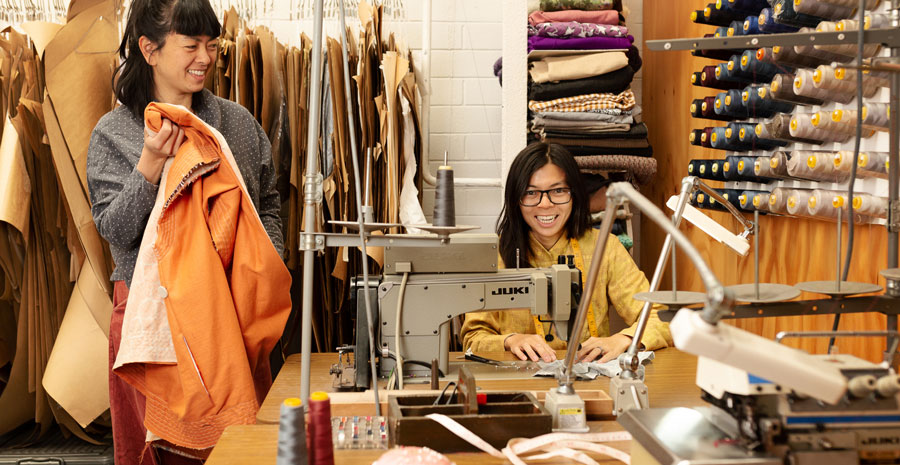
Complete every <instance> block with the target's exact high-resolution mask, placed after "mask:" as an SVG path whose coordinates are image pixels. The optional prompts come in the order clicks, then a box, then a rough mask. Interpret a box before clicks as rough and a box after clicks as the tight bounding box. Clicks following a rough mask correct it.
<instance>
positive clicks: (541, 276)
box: [332, 234, 581, 389]
mask: <svg viewBox="0 0 900 465" xmlns="http://www.w3.org/2000/svg"><path fill="white" fill-rule="evenodd" d="M560 258H561V259H562V258H564V257H560ZM560 261H561V262H560V263H558V264H556V265H553V266H551V267H548V268H507V269H499V267H498V254H497V236H496V235H494V234H466V235H456V236H453V238H452V239H451V240H450V242H449V243H448V244H446V245H444V246H441V247H385V249H384V274H383V275H382V276H381V277H380V278H370V283H369V286H368V289H369V293H370V295H369V297H370V301H371V302H372V303H373V304H374V303H375V302H377V305H373V310H376V309H377V311H376V315H377V317H376V318H377V321H375V325H374V330H375V333H376V335H375V336H374V341H375V343H376V344H377V350H376V353H377V354H380V355H381V356H380V361H379V363H378V366H379V369H378V371H379V375H380V376H383V377H386V376H388V375H389V374H390V373H391V371H392V370H393V369H394V367H395V365H396V359H397V353H398V351H399V353H400V355H401V356H402V358H403V359H404V370H405V371H406V373H407V376H426V375H428V374H430V363H431V361H432V360H437V361H438V366H439V368H440V370H441V372H442V373H445V374H448V373H449V371H448V369H449V365H450V361H449V346H450V335H451V328H450V320H451V319H452V318H454V317H456V316H458V315H462V314H464V313H469V312H479V311H496V310H513V309H529V310H530V311H531V314H532V315H535V316H538V318H539V319H540V320H541V321H543V322H549V323H550V326H551V331H550V332H549V333H548V337H560V338H562V339H563V340H566V339H567V338H568V334H569V332H570V325H571V320H572V319H574V316H575V313H576V311H577V308H578V302H579V300H580V296H581V273H580V271H579V270H578V269H577V268H576V267H575V266H574V264H573V262H572V257H568V259H567V260H566V261H565V262H564V263H563V260H560ZM361 279H362V278H359V279H357V280H356V281H355V282H354V283H353V287H352V289H351V297H352V298H353V299H355V301H356V306H355V307H356V309H357V311H356V331H355V332H356V343H355V345H354V346H353V347H352V348H342V349H341V350H343V351H345V352H346V351H348V350H352V351H353V359H352V361H350V360H348V361H346V362H343V361H342V362H341V363H340V364H339V365H338V366H335V367H333V369H332V374H333V375H334V376H335V383H334V386H335V387H338V388H343V389H368V388H369V386H370V384H371V380H370V370H368V368H367V363H368V358H369V356H368V354H369V346H370V344H371V341H372V337H370V335H369V333H368V330H367V323H366V311H365V307H364V295H363V292H365V291H364V289H365V287H364V286H362V282H361ZM398 344H399V346H398ZM342 359H343V357H342ZM351 379H352V380H354V381H353V382H352V383H351V382H349V380H351Z"/></svg>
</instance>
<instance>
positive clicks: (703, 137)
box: [700, 132, 706, 142]
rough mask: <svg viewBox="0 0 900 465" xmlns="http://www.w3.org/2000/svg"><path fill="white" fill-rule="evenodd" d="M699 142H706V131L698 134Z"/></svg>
mask: <svg viewBox="0 0 900 465" xmlns="http://www.w3.org/2000/svg"><path fill="white" fill-rule="evenodd" d="M700 142H706V133H705V132H704V133H703V134H700Z"/></svg>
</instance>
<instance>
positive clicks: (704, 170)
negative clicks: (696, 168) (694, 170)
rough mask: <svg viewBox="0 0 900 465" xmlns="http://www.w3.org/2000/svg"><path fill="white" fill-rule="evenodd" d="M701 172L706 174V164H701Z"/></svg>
mask: <svg viewBox="0 0 900 465" xmlns="http://www.w3.org/2000/svg"><path fill="white" fill-rule="evenodd" d="M700 174H706V165H700Z"/></svg>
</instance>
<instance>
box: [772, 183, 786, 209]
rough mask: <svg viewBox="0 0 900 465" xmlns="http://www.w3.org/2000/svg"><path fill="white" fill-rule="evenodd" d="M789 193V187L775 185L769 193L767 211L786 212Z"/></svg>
mask: <svg viewBox="0 0 900 465" xmlns="http://www.w3.org/2000/svg"><path fill="white" fill-rule="evenodd" d="M789 195H790V189H786V188H784V187H776V188H775V189H772V192H771V193H770V194H769V211H770V212H772V213H786V212H787V198H788V196H789Z"/></svg>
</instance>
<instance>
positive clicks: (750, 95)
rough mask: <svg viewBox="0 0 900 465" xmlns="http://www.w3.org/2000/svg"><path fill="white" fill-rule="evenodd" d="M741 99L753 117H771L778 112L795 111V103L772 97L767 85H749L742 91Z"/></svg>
mask: <svg viewBox="0 0 900 465" xmlns="http://www.w3.org/2000/svg"><path fill="white" fill-rule="evenodd" d="M741 100H743V102H744V106H745V107H747V114H748V115H749V116H750V117H751V118H771V117H772V116H774V115H775V114H776V113H790V112H792V111H794V105H793V104H791V103H788V102H781V101H778V100H774V99H772V93H771V92H770V91H769V86H766V85H762V86H747V87H746V88H745V89H744V91H743V92H741Z"/></svg>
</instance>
